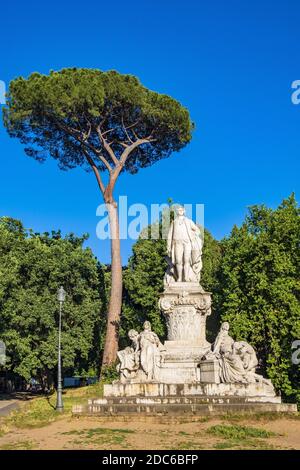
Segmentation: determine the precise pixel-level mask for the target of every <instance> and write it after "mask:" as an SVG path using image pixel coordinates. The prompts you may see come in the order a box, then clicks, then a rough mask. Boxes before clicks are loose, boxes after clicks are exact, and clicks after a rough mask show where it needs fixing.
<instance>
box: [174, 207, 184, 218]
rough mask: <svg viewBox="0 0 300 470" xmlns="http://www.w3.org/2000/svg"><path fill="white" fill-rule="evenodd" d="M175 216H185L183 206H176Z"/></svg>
mask: <svg viewBox="0 0 300 470" xmlns="http://www.w3.org/2000/svg"><path fill="white" fill-rule="evenodd" d="M176 214H177V215H179V216H182V215H184V214H185V208H184V207H183V206H178V207H177V208H176Z"/></svg>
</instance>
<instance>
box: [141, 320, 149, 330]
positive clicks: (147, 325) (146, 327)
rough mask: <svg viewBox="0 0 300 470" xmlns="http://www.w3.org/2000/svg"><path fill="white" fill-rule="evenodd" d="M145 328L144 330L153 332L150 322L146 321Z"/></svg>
mask: <svg viewBox="0 0 300 470" xmlns="http://www.w3.org/2000/svg"><path fill="white" fill-rule="evenodd" d="M143 328H144V330H148V331H151V323H150V322H149V321H145V323H144V324H143Z"/></svg>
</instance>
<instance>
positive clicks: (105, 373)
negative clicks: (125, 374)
mask: <svg viewBox="0 0 300 470" xmlns="http://www.w3.org/2000/svg"><path fill="white" fill-rule="evenodd" d="M119 377H120V374H119V372H118V371H117V364H110V365H106V366H103V367H102V369H101V382H102V383H103V384H106V383H107V384H109V383H112V382H113V381H114V380H118V379H119Z"/></svg>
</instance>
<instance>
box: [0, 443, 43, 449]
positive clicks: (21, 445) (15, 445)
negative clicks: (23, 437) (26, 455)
mask: <svg viewBox="0 0 300 470" xmlns="http://www.w3.org/2000/svg"><path fill="white" fill-rule="evenodd" d="M34 446H35V443H34V442H33V441H17V442H10V443H8V444H4V445H2V446H0V450H31V449H33V448H34Z"/></svg>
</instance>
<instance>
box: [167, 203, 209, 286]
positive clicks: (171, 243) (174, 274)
mask: <svg viewBox="0 0 300 470" xmlns="http://www.w3.org/2000/svg"><path fill="white" fill-rule="evenodd" d="M176 212H177V216H176V217H175V219H174V220H173V221H172V222H171V224H170V229H169V233H168V239H167V251H168V257H167V261H168V269H167V272H166V275H165V279H164V283H165V286H168V285H170V284H173V283H176V282H182V281H184V282H195V283H197V284H199V282H200V274H201V269H202V247H203V238H202V234H201V230H200V228H199V227H198V226H197V225H196V224H195V223H194V222H193V221H192V220H191V219H189V218H188V217H186V216H185V209H184V207H178V208H177V211H176Z"/></svg>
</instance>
